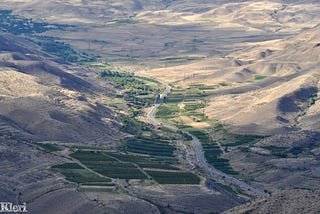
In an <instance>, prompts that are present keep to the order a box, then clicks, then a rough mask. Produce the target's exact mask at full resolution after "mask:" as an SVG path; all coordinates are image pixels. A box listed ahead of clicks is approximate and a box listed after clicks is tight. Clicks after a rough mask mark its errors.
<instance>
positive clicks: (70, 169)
mask: <svg viewBox="0 0 320 214" xmlns="http://www.w3.org/2000/svg"><path fill="white" fill-rule="evenodd" d="M51 169H52V170H53V171H55V172H59V173H61V174H62V175H63V176H64V177H65V178H66V179H67V180H69V181H71V182H75V183H91V182H111V179H109V178H104V177H100V176H98V175H96V174H94V173H92V172H90V171H88V170H86V169H84V168H82V167H81V166H80V165H78V164H76V163H65V164H61V165H55V166H53V167H52V168H51Z"/></svg>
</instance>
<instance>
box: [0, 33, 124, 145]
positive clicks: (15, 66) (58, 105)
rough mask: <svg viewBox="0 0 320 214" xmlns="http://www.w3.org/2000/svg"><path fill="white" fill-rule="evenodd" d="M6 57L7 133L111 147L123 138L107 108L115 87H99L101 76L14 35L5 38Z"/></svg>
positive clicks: (3, 115) (2, 70)
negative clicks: (118, 139) (58, 57)
mask: <svg viewBox="0 0 320 214" xmlns="http://www.w3.org/2000/svg"><path fill="white" fill-rule="evenodd" d="M0 51H1V52H0V76H1V78H0V85H1V87H0V95H1V96H0V105H1V108H0V121H1V131H2V132H5V131H6V130H11V131H17V132H23V133H27V134H28V135H29V136H32V137H34V138H35V139H38V140H40V139H41V140H50V141H64V142H68V141H71V142H75V141H79V140H80V141H82V142H84V141H103V142H105V143H107V142H111V141H113V140H114V139H117V138H118V136H120V135H121V133H120V132H119V131H118V128H119V124H118V122H117V119H116V118H115V115H114V113H113V112H112V111H111V110H110V109H109V108H108V107H107V105H108V102H109V100H110V95H111V94H112V87H111V86H110V85H109V86H108V85H103V84H102V83H99V81H97V78H96V73H95V72H93V71H90V70H86V69H84V68H81V67H77V66H74V65H71V64H67V63H65V64H61V63H58V62H55V60H56V59H55V58H53V57H50V56H48V55H47V54H44V53H43V52H41V51H40V48H39V47H38V46H37V45H35V44H34V43H32V42H29V41H27V40H25V39H23V38H21V37H17V36H13V35H10V34H1V35H0ZM104 84H105V83H104ZM102 139H103V140H102Z"/></svg>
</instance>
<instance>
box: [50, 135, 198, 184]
mask: <svg viewBox="0 0 320 214" xmlns="http://www.w3.org/2000/svg"><path fill="white" fill-rule="evenodd" d="M149 140H150V139H149ZM163 145H165V146H168V142H167V141H165V140H163V139H162V140H160V141H159V142H157V143H156V144H155V143H154V144H153V146H152V149H155V150H152V153H155V154H156V155H148V156H141V155H134V154H123V153H119V152H116V151H101V150H94V151H87V150H85V151H84V150H77V151H75V152H74V153H72V154H70V157H72V158H75V159H77V160H79V161H80V162H81V163H82V164H84V165H85V166H86V167H88V168H90V169H91V170H93V171H95V172H97V173H99V174H101V175H104V176H106V177H110V178H115V179H116V178H119V179H140V180H146V179H149V177H148V176H151V177H152V178H153V179H154V180H155V181H157V182H158V183H161V184H195V183H199V180H200V179H199V178H198V176H196V175H194V174H192V173H189V172H183V171H177V170H179V169H178V168H177V167H176V166H174V165H175V164H178V160H177V159H176V158H175V157H174V156H173V153H172V149H174V147H171V146H170V145H169V146H170V149H168V148H169V147H168V148H167V150H164V152H160V151H156V150H158V149H159V148H158V146H163ZM146 151H147V152H150V148H147V150H146ZM144 153H145V152H144ZM159 154H160V155H159ZM164 154H166V155H168V156H166V155H164ZM53 169H54V170H55V171H58V172H60V173H62V174H63V175H65V177H66V178H67V179H68V180H70V181H72V182H77V183H85V184H86V185H94V183H95V182H96V183H97V182H108V179H107V180H104V179H101V178H99V177H97V176H95V175H94V174H92V173H90V172H86V170H85V169H83V168H82V167H81V166H79V165H78V164H74V163H68V164H63V165H58V166H54V167H53ZM159 170H160V171H159ZM162 170H163V171H162ZM149 172H150V174H149ZM151 174H152V175H151ZM99 185H100V184H99ZM101 185H107V186H109V184H101Z"/></svg>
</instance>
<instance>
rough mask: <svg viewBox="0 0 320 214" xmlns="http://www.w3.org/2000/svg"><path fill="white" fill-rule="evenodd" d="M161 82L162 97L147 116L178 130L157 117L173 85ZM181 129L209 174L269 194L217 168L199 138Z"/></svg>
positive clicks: (152, 121) (261, 193) (200, 163)
mask: <svg viewBox="0 0 320 214" xmlns="http://www.w3.org/2000/svg"><path fill="white" fill-rule="evenodd" d="M161 84H162V85H163V86H164V87H165V90H164V91H163V92H162V93H161V94H160V97H159V99H158V101H157V103H156V104H155V105H153V106H152V107H151V109H150V111H149V112H148V113H147V117H148V119H149V120H150V121H151V123H153V124H154V125H160V126H163V127H166V128H169V129H171V130H172V131H178V130H179V128H177V127H175V126H172V125H170V124H167V123H164V122H162V121H160V120H158V119H156V118H155V114H156V111H157V109H158V108H159V106H160V105H161V104H162V103H163V101H164V99H165V97H166V96H167V95H168V94H169V93H170V91H171V87H170V86H169V85H168V84H166V83H161ZM180 131H181V132H182V133H184V134H187V135H189V136H190V137H191V138H192V143H193V146H194V149H195V153H196V157H197V162H198V164H199V165H200V166H201V167H202V168H203V169H205V170H206V171H207V172H208V174H209V175H210V176H211V178H212V179H216V180H224V181H226V182H228V183H232V184H234V185H236V186H238V187H240V188H241V189H245V190H249V191H251V192H252V193H254V194H255V195H256V196H258V197H262V196H266V195H267V193H265V192H263V191H261V190H259V189H256V188H254V187H252V186H250V185H249V184H247V183H245V182H243V181H241V180H239V179H236V178H234V177H232V176H230V175H227V174H225V173H223V172H221V171H219V170H217V169H216V168H214V167H213V166H212V165H210V164H208V163H207V162H206V160H205V157H204V153H203V151H202V145H201V142H200V141H199V139H198V138H197V137H195V136H194V135H192V134H190V133H189V132H187V131H183V130H180Z"/></svg>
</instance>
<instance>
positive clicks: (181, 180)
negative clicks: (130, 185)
mask: <svg viewBox="0 0 320 214" xmlns="http://www.w3.org/2000/svg"><path fill="white" fill-rule="evenodd" d="M146 172H147V173H148V174H149V175H150V176H151V177H153V178H154V179H155V180H156V181H157V182H158V183H160V184H199V183H200V178H199V177H198V176H196V175H194V174H192V173H190V172H163V171H149V170H147V171H146Z"/></svg>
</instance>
